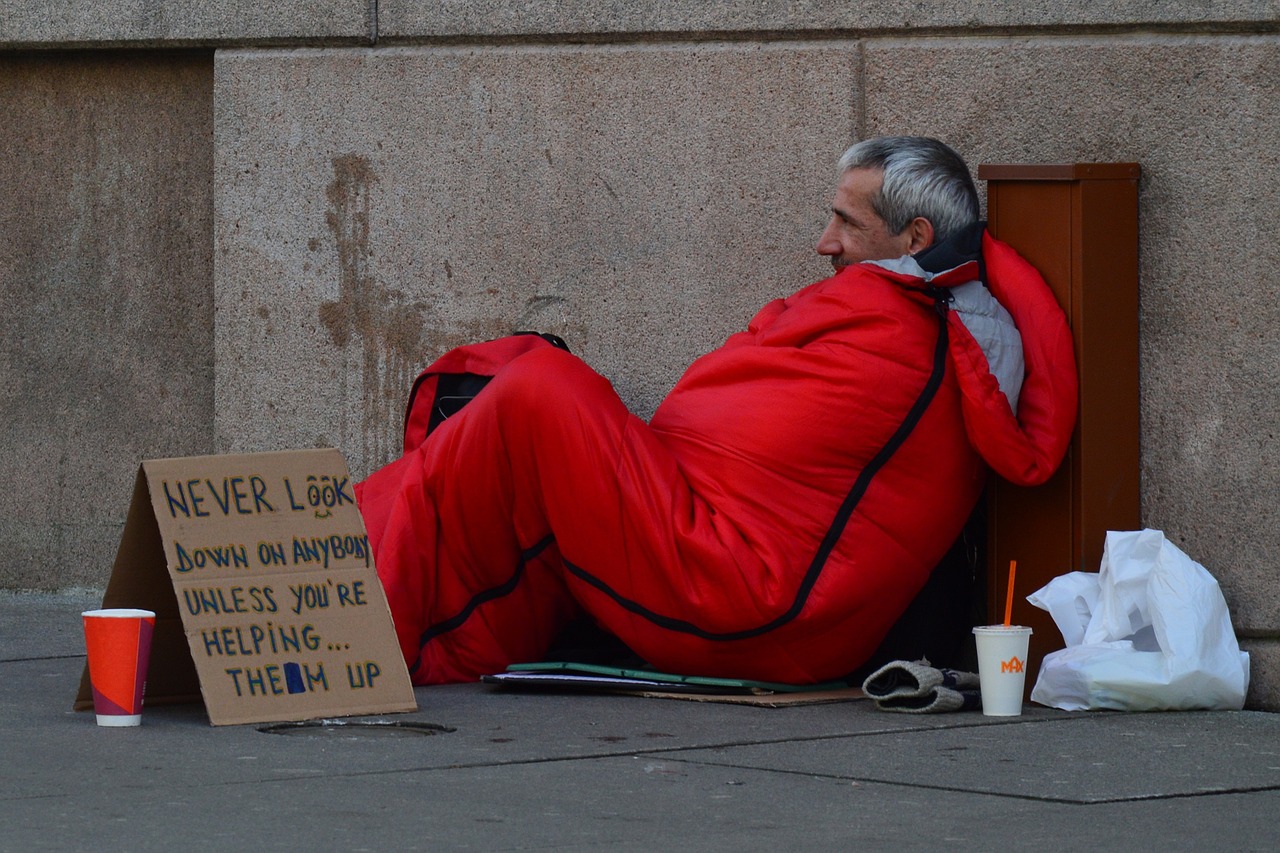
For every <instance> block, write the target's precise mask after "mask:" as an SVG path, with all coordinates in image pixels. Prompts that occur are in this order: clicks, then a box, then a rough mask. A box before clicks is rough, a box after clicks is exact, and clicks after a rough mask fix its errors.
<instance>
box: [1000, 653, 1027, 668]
mask: <svg viewBox="0 0 1280 853" xmlns="http://www.w3.org/2000/svg"><path fill="white" fill-rule="evenodd" d="M1025 666H1026V661H1022V660H1019V659H1018V657H1017V655H1015V656H1013V657H1011V658H1009V659H1008V660H1002V661H1000V671H1001V672H1022V671H1023V669H1024V668H1025Z"/></svg>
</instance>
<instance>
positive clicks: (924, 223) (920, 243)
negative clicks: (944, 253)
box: [903, 216, 933, 255]
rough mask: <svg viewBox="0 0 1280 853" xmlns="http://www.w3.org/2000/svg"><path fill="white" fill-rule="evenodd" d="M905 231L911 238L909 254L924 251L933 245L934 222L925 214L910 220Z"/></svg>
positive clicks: (908, 246) (908, 245) (908, 248)
mask: <svg viewBox="0 0 1280 853" xmlns="http://www.w3.org/2000/svg"><path fill="white" fill-rule="evenodd" d="M903 233H904V234H906V235H907V236H908V237H910V238H911V240H910V242H909V243H908V244H907V254H908V255H914V254H915V253H916V252H923V251H924V250H925V249H927V248H929V247H930V246H932V245H933V223H932V222H930V221H929V220H927V219H925V218H924V217H923V216H917V217H916V218H915V219H913V220H911V221H910V222H908V223H907V227H906V228H905V229H903Z"/></svg>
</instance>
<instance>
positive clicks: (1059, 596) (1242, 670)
mask: <svg viewBox="0 0 1280 853" xmlns="http://www.w3.org/2000/svg"><path fill="white" fill-rule="evenodd" d="M1027 601H1029V602H1031V603H1032V604H1034V605H1035V606H1036V607H1039V608H1040V609H1041V610H1047V611H1049V614H1050V615H1051V616H1052V617H1053V621H1054V622H1055V623H1057V625H1058V629H1059V630H1061V631H1062V636H1063V639H1064V640H1066V643H1067V648H1065V649H1063V650H1061V651H1057V652H1053V653H1051V654H1049V655H1046V656H1045V659H1044V663H1043V664H1042V665H1041V667H1040V675H1039V677H1038V678H1037V679H1036V684H1035V687H1034V688H1033V689H1032V691H1031V701H1033V702H1039V703H1040V704H1042V705H1050V706H1052V707H1055V708H1062V709H1063V710H1067V711H1084V710H1089V709H1102V708H1105V709H1111V710H1120V711H1155V710H1189V709H1193V708H1202V709H1232V710H1239V709H1240V708H1242V707H1244V698H1245V693H1246V692H1247V691H1248V689H1249V655H1248V653H1247V652H1242V651H1240V646H1239V644H1238V643H1237V642H1236V636H1235V632H1234V631H1233V630H1232V628H1231V617H1230V614H1229V613H1228V612H1227V602H1226V600H1225V599H1224V598H1223V597H1222V590H1220V589H1219V588H1218V582H1217V581H1216V580H1214V578H1213V576H1212V575H1210V574H1209V572H1208V571H1206V570H1205V568H1204V567H1203V566H1201V565H1200V564H1199V563H1197V562H1195V561H1194V560H1192V559H1191V558H1190V557H1188V556H1187V555H1186V554H1184V553H1183V552H1182V551H1181V550H1179V549H1178V547H1177V546H1176V545H1174V544H1173V543H1172V542H1170V541H1168V540H1167V539H1165V537H1164V534H1163V533H1161V532H1160V531H1158V530H1140V531H1133V532H1123V533H1118V532H1115V531H1110V532H1108V533H1107V540H1106V545H1105V546H1104V548H1103V552H1102V564H1101V566H1100V567H1099V570H1098V574H1096V575H1095V574H1090V573H1087V572H1071V573H1070V574H1066V575H1062V576H1061V577H1057V578H1054V579H1053V580H1052V581H1050V582H1049V584H1048V585H1046V586H1045V587H1043V588H1042V589H1040V590H1038V591H1036V592H1035V593H1033V594H1031V595H1029V596H1027Z"/></svg>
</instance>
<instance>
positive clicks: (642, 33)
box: [0, 0, 1280, 708]
mask: <svg viewBox="0 0 1280 853" xmlns="http://www.w3.org/2000/svg"><path fill="white" fill-rule="evenodd" d="M175 47H181V48H184V50H182V51H174V50H173V48H175ZM86 48H93V49H86ZM126 48H128V50H126ZM1278 90H1280V3H1277V2H1265V0H1235V2H1231V1H1230V0H1228V2H1218V3H1213V4H1206V3H1203V2H1195V0H1163V1H1162V0H1133V2H1128V3H1113V4H1105V6H1104V5H1102V4H1093V3H1085V2H1062V3H1056V4H1053V8H1052V9H1051V10H1045V9H1038V8H1035V7H1034V6H1030V5H1027V4H1022V3H1012V2H998V3H983V4H978V3H973V4H960V5H956V4H941V3H929V4H913V5H908V6H903V5H902V4H896V3H888V2H869V3H861V4H851V3H847V2H834V0H807V1H802V2H787V3H781V2H766V3H761V2H751V3H748V2H734V0H722V2H712V3H703V2H695V0H682V1H681V2H671V3H665V4H643V3H642V4H636V3H615V2H607V0H581V2H576V3H571V2H563V3H546V4H527V3H520V4H516V3H504V2H483V1H481V2H442V3H422V2H418V3H412V2H389V0H381V2H339V0H331V2H327V3H320V4H314V3H307V4H301V3H282V4H272V5H271V6H267V7H261V8H259V4H249V3H240V2H233V3H223V4H194V3H184V2H177V0H169V2H125V0H119V2H114V3H104V4H95V3H90V2H88V0H80V1H79V2H72V0H63V2H59V3H48V4H41V6H40V7H39V10H35V9H33V7H32V6H31V4H19V3H16V2H13V0H0V104H2V105H3V107H4V114H5V115H6V121H5V122H4V123H2V124H0V158H2V159H0V186H4V187H5V188H6V200H7V204H6V205H4V207H3V208H0V307H3V309H4V312H3V315H2V316H0V323H3V324H4V329H5V333H4V338H3V343H2V344H0V365H3V370H4V374H3V376H4V380H5V381H4V383H3V390H0V414H2V416H3V420H0V447H3V449H4V451H5V453H4V460H5V461H3V462H0V466H3V469H2V470H3V471H4V476H5V480H6V483H7V486H8V488H7V489H6V490H5V492H4V494H3V496H2V497H0V541H3V542H4V543H5V544H6V545H7V546H8V547H7V548H6V553H7V554H8V559H7V560H4V561H0V585H2V586H6V587H19V588H30V587H36V588H57V587H62V586H71V585H79V586H100V585H102V584H104V583H105V580H106V574H107V572H108V571H109V567H110V564H111V560H112V557H113V556H114V543H115V539H116V538H117V537H118V534H119V529H120V525H121V523H122V521H123V517H124V511H125V508H126V503H127V500H128V489H129V486H130V484H131V481H132V477H133V473H134V471H135V470H136V466H137V462H138V460H140V459H142V458H145V457H150V456H163V455H175V454H184V453H199V452H225V451H252V450H266V449H275V448H284V447H300V446H314V445H334V446H337V447H339V448H341V449H342V450H343V452H344V454H345V455H346V457H347V459H348V461H349V463H350V464H351V467H352V469H353V471H354V472H355V473H356V474H357V475H358V476H359V475H363V474H365V473H367V472H369V471H370V470H372V469H373V468H374V467H376V466H377V465H378V464H380V463H382V462H383V461H385V460H387V459H389V458H391V457H392V456H393V455H394V453H395V450H396V442H397V439H398V431H399V419H400V416H401V411H402V407H403V403H404V396H405V393H406V391H407V387H408V382H409V381H410V380H411V378H412V376H413V375H414V373H415V372H416V371H417V369H419V368H420V367H421V366H422V365H423V364H424V363H426V362H427V361H429V360H430V359H431V358H433V357H434V356H435V355H437V354H438V353H440V352H441V351H443V350H444V349H446V348H447V347H449V346H451V345H453V344H455V343H459V342H462V341H465V340H473V339H476V338H484V337H492V336H494V335H498V334H502V333H504V332H506V331H509V330H511V329H514V328H528V327H532V328H538V329H543V330H546V331H553V332H557V333H559V334H561V335H563V336H564V337H565V338H566V339H567V340H568V341H569V343H570V345H571V346H572V347H573V348H574V350H575V351H577V352H578V353H579V354H581V355H583V356H584V357H585V358H586V359H587V360H588V361H589V362H590V363H592V364H593V365H594V366H595V367H596V368H597V369H599V370H601V372H603V373H605V374H606V375H607V376H609V377H610V378H611V379H612V380H613V381H614V383H615V385H616V386H617V388H618V390H619V392H620V393H621V394H622V396H623V398H624V399H625V400H627V402H628V403H629V404H630V405H631V406H632V407H633V408H634V409H635V410H636V411H637V412H639V413H641V414H648V413H650V412H652V410H653V408H654V407H655V406H656V404H657V402H658V401H659V400H660V399H661V397H662V394H663V393H664V391H665V389H666V388H668V387H670V385H671V384H672V383H673V382H674V381H675V380H676V378H677V377H678V375H679V373H680V371H681V369H682V368H683V367H684V366H685V365H687V364H688V362H689V361H690V360H692V358H693V357H694V356H696V355H697V354H699V353H701V352H703V351H705V350H707V349H710V348H711V347H714V346H715V345H716V344H718V343H719V341H720V340H722V339H723V338H724V337H725V335H727V334H729V333H730V332H732V331H734V330H736V329H738V328H740V327H741V326H742V325H743V324H744V323H745V322H746V320H747V319H748V318H749V317H750V316H751V314H752V312H753V311H754V310H755V308H756V307H758V306H759V304H761V303H762V302H764V301H765V300H767V299H769V298H772V297H774V296H779V295H784V294H786V293H788V292H790V291H792V290H794V289H796V288H798V287H800V286H802V285H804V284H807V283H808V282H810V281H813V280H816V279H817V278H819V277H821V276H822V275H824V274H825V272H826V269H827V267H826V265H825V264H824V263H822V261H821V259H819V258H817V257H816V256H815V255H813V253H812V246H813V242H814V240H815V239H816V236H817V234H818V231H819V230H820V229H821V226H822V223H823V221H824V219H825V217H824V215H823V211H824V210H825V209H826V206H827V204H828V201H829V194H830V190H831V183H832V177H833V174H832V163H833V161H834V158H835V157H836V156H837V155H838V153H839V152H840V150H842V149H843V147H844V146H845V145H846V144H847V143H848V142H849V141H850V140H851V139H853V138H860V137H865V136H868V135H874V134H879V133H924V134H930V135H935V136H939V137H941V138H943V139H945V140H947V141H948V142H950V143H951V144H952V145H954V146H955V147H956V148H957V149H958V150H960V151H961V152H962V153H963V154H964V155H965V156H966V157H967V158H968V159H969V161H970V163H971V164H972V165H974V166H976V165H977V164H979V163H983V162H1028V163H1035V162H1081V161H1090V160H1099V161H1128V160H1133V161H1137V162H1139V163H1141V164H1142V167H1143V178H1142V183H1141V190H1140V198H1141V215H1142V222H1141V246H1140V251H1141V304H1142V309H1141V310H1142V316H1141V325H1142V340H1141V356H1142V365H1141V369H1142V377H1141V382H1142V392H1141V393H1142V400H1141V405H1142V419H1143V421H1142V452H1143V469H1142V473H1143V486H1142V494H1143V507H1142V510H1143V520H1144V523H1145V524H1146V525H1148V526H1151V527H1156V528H1160V529H1163V530H1165V531H1166V532H1167V533H1168V534H1169V535H1170V536H1171V538H1173V540H1174V541H1175V542H1177V543H1178V544H1179V545H1180V546H1181V547H1183V548H1184V549H1185V550H1186V551H1187V552H1188V553H1189V554H1191V555H1192V556H1193V557H1194V558H1196V559H1197V560H1199V561H1201V562H1202V563H1204V565H1205V566H1206V567H1208V568H1209V569H1210V570H1211V571H1212V572H1213V573H1214V575H1215V576H1216V577H1217V578H1218V579H1219V580H1220V582H1221V583H1222V586H1223V589H1224V592H1225V593H1226V596H1227V599H1228V602H1229V604H1230V605H1231V608H1232V614H1233V618H1234V620H1235V624H1236V627H1237V631H1238V632H1239V634H1240V635H1241V637H1242V640H1243V642H1244V645H1245V646H1246V648H1248V649H1249V650H1250V651H1251V652H1253V660H1254V687H1253V692H1252V694H1251V698H1250V703H1251V704H1252V705H1254V706H1256V707H1271V708H1280V581H1278V580H1277V573H1276V570H1275V567H1274V563H1275V560H1276V555H1277V553H1280V524H1277V523H1276V522H1277V514H1278V513H1280V511H1278V510H1277V509H1276V500H1275V493H1276V484H1277V482H1278V481H1280V476H1278V475H1280V463H1277V461H1276V459H1275V453H1274V452H1273V449H1274V445H1275V441H1274V438H1275V429H1274V423H1275V421H1276V416H1277V413H1280V378H1278V376H1277V374H1276V372H1275V371H1274V369H1273V365H1275V364H1276V363H1277V360H1278V356H1280V352H1278V351H1277V350H1278V349H1280V345H1277V344H1276V343H1275V340H1276V336H1275V335H1273V334H1270V331H1271V327H1272V326H1273V325H1275V321H1276V320H1277V315H1278V314H1280V308H1278V307H1277V302H1276V300H1275V299H1274V297H1273V296H1272V291H1273V290H1275V289H1276V285H1277V284H1280V273H1277V272H1276V269H1277V263H1276V262H1277V260H1278V258H1277V254H1280V249H1277V241H1276V240H1275V239H1274V238H1273V237H1272V235H1271V233H1270V232H1271V230H1272V229H1271V227H1270V224H1271V220H1272V218H1273V215H1272V207H1273V204H1272V199H1273V198H1275V196H1276V191H1277V189H1280V187H1278V186H1277V184H1278V183H1280V178H1277V174H1278V172H1277V165H1278V163H1277V160H1280V106H1277V105H1280V98H1278V97H1277V95H1280V91H1278ZM1067 568H1074V567H1064V570H1065V569H1067Z"/></svg>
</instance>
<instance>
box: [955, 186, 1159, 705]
mask: <svg viewBox="0 0 1280 853" xmlns="http://www.w3.org/2000/svg"><path fill="white" fill-rule="evenodd" d="M1139 171H1140V170H1139V167H1138V164H1136V163H1076V164H1065V165H1047V166H1007V165H985V166H979V167H978V177H979V179H981V180H985V181H986V182H987V220H988V228H989V230H990V232H991V234H992V235H993V236H995V237H996V238H998V239H1000V240H1003V241H1004V242H1006V243H1009V244H1010V245H1012V246H1013V247H1014V248H1015V249H1017V250H1018V251H1019V252H1020V253H1021V254H1022V256H1023V257H1025V258H1026V259H1027V260H1028V261H1030V262H1031V263H1032V264H1033V265H1035V267H1036V268H1037V269H1038V270H1039V271H1040V273H1041V274H1042V275H1043V276H1044V278H1045V280H1046V281H1047V282H1048V283H1049V286H1050V287H1051V288H1052V289H1053V292H1054V294H1055V295H1056V296H1057V297H1058V301H1059V303H1060V304H1061V305H1062V307H1063V309H1064V310H1065V311H1066V313H1067V318H1068V321H1069V322H1070V324H1071V332H1072V337H1073V339H1074V341H1075V348H1076V367H1077V369H1078V371H1079V376H1080V417H1079V420H1078V421H1077V425H1076V432H1075V435H1074V437H1073V438H1072V443H1071V449H1070V450H1069V451H1068V454H1067V458H1066V460H1065V461H1064V462H1063V465H1062V468H1061V469H1060V470H1059V471H1058V473H1057V474H1055V475H1054V476H1053V478H1052V479H1051V480H1050V481H1049V482H1048V483H1046V484H1045V485H1043V486H1040V487H1037V488H1032V489H1026V488H1019V487H1016V486H1013V485H1010V484H1009V483H1007V482H1005V481H1003V480H999V479H998V478H993V482H992V484H991V488H990V504H989V506H988V513H989V518H990V528H989V537H990V538H989V541H988V548H987V554H988V571H987V578H988V580H987V601H988V614H989V616H990V618H991V621H992V622H998V621H1001V620H1002V619H1003V618H1004V602H1005V591H1006V588H1007V583H1008V576H1009V563H1010V561H1011V560H1017V561H1018V569H1017V574H1016V576H1015V583H1016V587H1017V589H1016V591H1015V596H1014V608H1013V622H1014V623H1015V624H1022V625H1030V626H1031V627H1032V629H1033V630H1034V634H1033V635H1032V638H1031V653H1030V662H1029V667H1028V670H1027V690H1028V692H1030V689H1031V687H1032V685H1033V684H1034V683H1035V678H1036V674H1037V673H1038V672H1039V669H1040V661H1041V660H1043V658H1044V655H1045V654H1047V653H1048V652H1051V651H1054V650H1055V649H1060V648H1062V647H1063V641H1062V635H1061V634H1060V633H1059V631H1058V629H1057V627H1056V626H1055V625H1054V624H1053V620H1052V619H1050V618H1049V615H1048V614H1047V613H1045V612H1043V611H1041V610H1038V609H1036V608H1034V607H1032V606H1031V605H1030V604H1027V602H1026V596H1027V595H1028V594H1030V593H1032V592H1034V591H1035V590H1037V589H1039V588H1040V587H1042V586H1044V584H1046V583H1048V582H1049V581H1050V580H1052V579H1053V578H1054V577H1056V576H1058V575H1060V574H1063V573H1065V572H1070V571H1089V572H1094V571H1097V570H1098V563H1099V561H1100V559H1101V557H1102V546H1103V541H1104V539H1105V537H1106V532H1107V531H1108V530H1135V529H1137V528H1138V527H1139V526H1140V525H1141V513H1140V504H1139V482H1138V478H1139V461H1138V177H1139Z"/></svg>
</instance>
